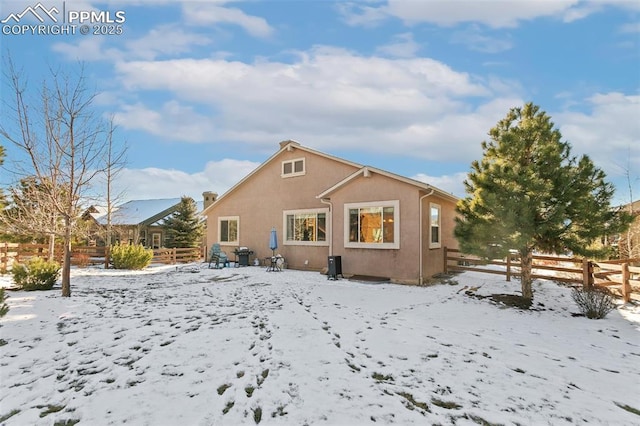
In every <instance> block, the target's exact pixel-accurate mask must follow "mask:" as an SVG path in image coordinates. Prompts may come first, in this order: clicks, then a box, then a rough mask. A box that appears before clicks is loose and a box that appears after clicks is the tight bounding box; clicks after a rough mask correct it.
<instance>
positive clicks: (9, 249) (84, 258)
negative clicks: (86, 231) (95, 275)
mask: <svg viewBox="0 0 640 426" xmlns="http://www.w3.org/2000/svg"><path fill="white" fill-rule="evenodd" d="M205 251H206V249H205V248H200V247H195V248H193V247H186V248H161V249H154V250H153V258H152V260H151V262H152V263H164V264H175V263H189V262H196V261H199V260H202V259H204V253H205ZM53 253H54V259H55V260H56V261H58V262H60V263H62V261H63V259H62V254H63V247H62V245H59V244H57V245H55V246H54V250H53ZM32 257H42V258H48V257H49V245H48V244H22V243H20V244H18V243H2V242H0V272H1V271H8V270H10V269H11V267H12V265H13V264H15V263H21V262H24V261H26V260H29V259H30V258H32ZM109 259H110V256H109V247H98V246H72V247H71V264H72V265H75V266H78V267H87V266H90V265H104V266H105V268H108V267H109Z"/></svg>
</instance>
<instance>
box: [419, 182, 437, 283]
mask: <svg viewBox="0 0 640 426" xmlns="http://www.w3.org/2000/svg"><path fill="white" fill-rule="evenodd" d="M434 192H435V190H434V189H433V188H432V189H431V192H429V193H428V194H424V195H423V196H422V197H420V200H418V205H419V208H420V223H419V228H418V229H419V231H418V233H419V235H420V255H419V256H420V257H419V259H418V263H420V278H419V280H418V284H419V285H422V284H424V276H423V270H424V268H423V265H422V244H423V243H424V241H423V235H422V200H424V199H425V198H427V197H429V196H431V195H433V193H434Z"/></svg>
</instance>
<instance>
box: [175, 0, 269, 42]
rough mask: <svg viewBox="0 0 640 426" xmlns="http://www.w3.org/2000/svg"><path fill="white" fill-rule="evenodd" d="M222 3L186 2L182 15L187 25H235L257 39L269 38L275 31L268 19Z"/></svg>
mask: <svg viewBox="0 0 640 426" xmlns="http://www.w3.org/2000/svg"><path fill="white" fill-rule="evenodd" d="M221 4H222V2H212V3H204V2H193V3H192V2H185V3H183V5H182V13H183V15H184V19H185V21H186V22H187V24H192V25H201V26H204V25H210V24H220V23H223V24H234V25H238V26H240V27H242V28H243V29H244V30H245V31H247V32H248V33H249V34H251V35H253V36H255V37H269V36H270V35H271V34H273V32H274V29H273V28H272V27H271V26H270V25H269V23H268V22H267V20H266V19H264V18H261V17H259V16H252V15H247V14H246V13H244V12H243V11H242V10H240V9H236V8H231V7H223V6H221Z"/></svg>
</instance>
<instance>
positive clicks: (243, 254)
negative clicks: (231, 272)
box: [233, 249, 253, 266]
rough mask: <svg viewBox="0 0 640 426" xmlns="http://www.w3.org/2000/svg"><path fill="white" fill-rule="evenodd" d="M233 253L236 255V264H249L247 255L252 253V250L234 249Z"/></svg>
mask: <svg viewBox="0 0 640 426" xmlns="http://www.w3.org/2000/svg"><path fill="white" fill-rule="evenodd" d="M233 254H235V255H236V266H249V256H250V255H252V254H253V250H249V249H235V250H234V251H233Z"/></svg>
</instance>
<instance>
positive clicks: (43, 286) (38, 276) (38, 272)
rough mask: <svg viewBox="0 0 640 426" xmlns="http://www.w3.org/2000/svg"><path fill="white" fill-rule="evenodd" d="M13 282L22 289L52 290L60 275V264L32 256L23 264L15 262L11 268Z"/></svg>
mask: <svg viewBox="0 0 640 426" xmlns="http://www.w3.org/2000/svg"><path fill="white" fill-rule="evenodd" d="M11 274H12V275H13V282H14V283H15V284H16V286H18V287H20V288H21V289H22V290H27V291H33V290H51V289H52V288H53V285H54V284H55V283H56V281H57V280H58V277H59V276H60V264H59V263H58V262H54V261H49V260H45V259H43V258H41V257H32V258H31V259H29V260H28V261H26V262H25V263H22V264H15V265H13V267H12V268H11Z"/></svg>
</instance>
